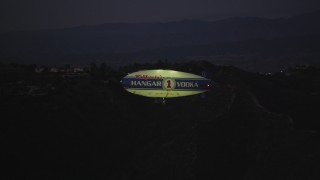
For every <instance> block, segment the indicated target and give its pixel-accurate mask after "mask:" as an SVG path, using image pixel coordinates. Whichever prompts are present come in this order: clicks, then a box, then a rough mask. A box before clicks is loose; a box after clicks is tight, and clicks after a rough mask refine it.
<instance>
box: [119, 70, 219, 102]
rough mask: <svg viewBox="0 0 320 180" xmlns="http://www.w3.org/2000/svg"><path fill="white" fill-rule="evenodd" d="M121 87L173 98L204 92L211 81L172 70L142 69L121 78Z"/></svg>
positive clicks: (208, 88)
mask: <svg viewBox="0 0 320 180" xmlns="http://www.w3.org/2000/svg"><path fill="white" fill-rule="evenodd" d="M121 84H122V86H123V88H124V89H125V90H127V91H129V92H131V93H133V94H137V95H141V96H146V97H154V98H173V97H180V96H189V95H195V94H199V93H203V92H206V91H208V90H210V89H212V88H213V85H214V83H213V81H212V80H210V79H207V78H204V77H202V76H199V75H195V74H191V73H186V72H181V71H174V70H162V69H156V70H143V71H137V72H134V73H131V74H128V75H127V76H125V77H124V78H123V79H122V80H121Z"/></svg>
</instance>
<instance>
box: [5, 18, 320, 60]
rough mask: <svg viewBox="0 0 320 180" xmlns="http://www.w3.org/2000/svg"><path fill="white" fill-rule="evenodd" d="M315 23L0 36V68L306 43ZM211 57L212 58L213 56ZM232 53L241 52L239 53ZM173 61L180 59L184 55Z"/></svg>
mask: <svg viewBox="0 0 320 180" xmlns="http://www.w3.org/2000/svg"><path fill="white" fill-rule="evenodd" d="M319 19H320V12H314V13H308V14H302V15H298V16H294V17H291V18H287V19H283V18H280V19H266V18H256V17H243V18H240V17H235V18H229V19H224V20H219V21H211V22H208V21H193V20H185V21H177V22H168V23H136V24H130V23H108V24H101V25H95V26H81V27H75V28H67V29H57V30H40V31H30V32H13V33H2V34H0V57H1V59H2V60H1V61H2V62H10V61H22V62H30V63H32V61H34V62H36V63H41V62H44V61H49V62H51V61H65V60H66V59H70V57H73V59H74V60H73V61H77V59H79V60H80V59H82V61H90V60H91V61H92V60H95V59H97V58H98V59H100V60H101V61H106V62H108V61H116V60H117V59H119V58H118V57H126V60H128V61H130V60H132V58H128V56H129V55H130V54H132V53H142V54H141V55H140V56H142V57H144V56H143V53H145V54H146V56H145V58H148V54H149V55H150V54H152V53H153V52H155V51H158V50H159V49H168V50H169V51H166V52H165V53H167V54H163V57H166V56H170V55H172V54H175V53H176V52H173V51H174V50H175V49H184V48H186V49H189V50H188V51H189V54H188V53H186V54H185V55H186V56H189V55H190V51H192V47H202V46H211V47H214V46H218V45H221V44H224V46H226V45H227V44H229V43H231V44H233V45H234V44H235V43H237V42H246V41H250V42H253V41H255V40H258V41H260V42H261V41H274V40H275V39H281V38H284V39H288V40H289V39H296V38H301V37H309V38H310V37H311V39H312V36H318V35H319V34H320V24H319V23H318V20H319ZM316 39H317V38H316ZM289 41H290V40H289ZM253 46H254V45H253ZM258 47H260V46H258ZM261 48H263V47H261ZM170 49H171V50H170ZM240 49H241V48H238V50H240ZM170 51H171V53H170ZM181 52H183V51H181ZM212 53H213V54H214V51H213V52H212ZM238 53H240V54H246V53H247V52H246V49H244V50H243V52H238ZM198 55H201V54H198ZM209 55H210V53H209ZM179 56H184V53H182V54H179ZM66 57H68V58H66ZM80 57H81V58H80ZM46 59H49V60H46ZM71 59H72V58H71ZM47 63H48V62H47Z"/></svg>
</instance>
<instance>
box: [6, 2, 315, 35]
mask: <svg viewBox="0 0 320 180" xmlns="http://www.w3.org/2000/svg"><path fill="white" fill-rule="evenodd" d="M317 10H320V1H319V0H241V1H239V0H2V1H1V2H0V24H1V28H0V32H5V31H17V30H35V29H44V28H65V27H74V26H81V25H94V24H102V23H107V22H167V21H177V20H183V19H199V20H217V19H223V18H228V17H232V16H258V17H270V18H274V17H289V16H292V15H296V14H299V13H304V12H313V11H317Z"/></svg>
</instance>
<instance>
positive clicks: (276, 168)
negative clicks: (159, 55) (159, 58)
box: [0, 62, 320, 180]
mask: <svg viewBox="0 0 320 180" xmlns="http://www.w3.org/2000/svg"><path fill="white" fill-rule="evenodd" d="M164 67H165V68H169V69H175V70H181V71H186V72H191V73H200V72H201V71H203V70H205V71H207V72H208V73H209V78H211V79H212V80H214V81H216V82H218V83H219V86H217V87H216V88H215V89H214V90H212V91H210V92H207V93H206V94H205V98H203V96H201V95H195V96H189V97H181V98H174V99H168V100H167V104H166V105H162V104H157V103H154V99H151V98H145V97H142V96H136V95H133V94H130V93H128V92H126V91H125V90H124V89H123V88H122V87H121V85H120V83H119V81H120V79H121V78H122V77H124V76H125V74H126V73H127V72H133V71H136V70H138V69H151V68H164ZM32 68H33V67H32V66H26V65H3V64H2V65H1V79H0V80H1V85H0V88H1V91H0V93H1V94H0V99H1V101H0V107H1V121H0V123H1V124H0V127H1V131H0V133H1V136H0V139H1V149H2V150H1V160H0V161H1V164H2V165H3V166H2V169H1V173H0V177H1V179H139V180H141V179H166V180H168V179H175V180H177V179H244V180H251V179H252V180H256V179H261V180H262V179H266V180H267V179H272V180H274V179H290V180H292V179H301V180H307V179H313V180H315V179H320V163H319V162H320V141H319V140H320V136H319V133H318V132H319V130H320V123H319V119H320V118H319V113H318V109H319V107H320V94H319V93H320V69H319V68H316V67H305V68H297V69H291V70H288V71H287V72H285V73H276V74H273V75H262V74H256V73H249V72H244V71H241V70H239V69H236V68H232V67H218V66H215V65H212V64H210V63H207V62H197V63H194V62H189V63H183V64H174V65H168V64H161V63H158V64H133V65H131V66H126V67H123V68H121V69H119V70H112V69H109V68H106V67H105V66H104V67H103V68H101V67H100V69H99V68H96V69H92V68H91V71H88V74H86V75H84V76H78V77H63V76H62V75H61V74H52V73H40V74H38V73H34V72H33V71H32Z"/></svg>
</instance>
